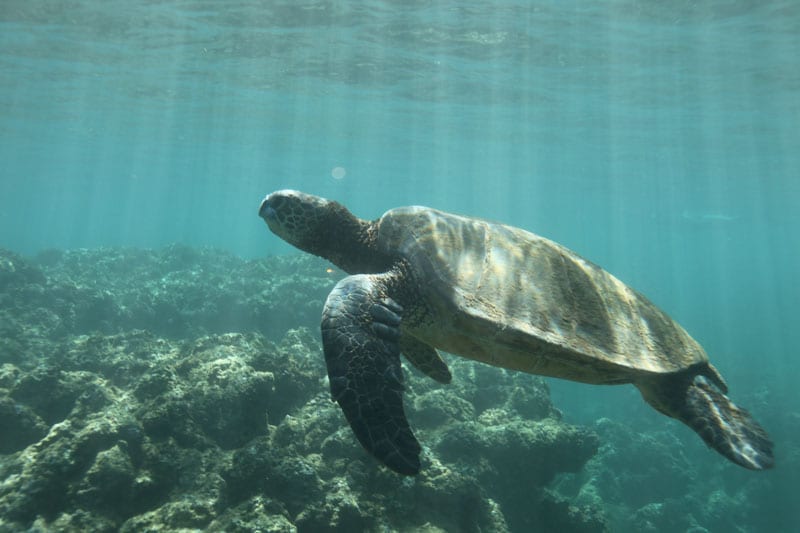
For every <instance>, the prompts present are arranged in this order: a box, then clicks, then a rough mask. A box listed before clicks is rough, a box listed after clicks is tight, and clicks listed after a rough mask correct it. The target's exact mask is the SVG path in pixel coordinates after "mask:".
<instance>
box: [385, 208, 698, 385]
mask: <svg viewBox="0 0 800 533" xmlns="http://www.w3.org/2000/svg"><path fill="white" fill-rule="evenodd" d="M378 245H379V247H380V248H381V249H382V251H383V252H385V253H389V254H393V255H395V257H399V258H401V259H404V260H405V262H406V263H407V264H408V266H409V270H410V274H409V276H410V277H412V278H413V279H412V280H406V281H407V282H408V283H406V284H404V286H405V287H406V289H405V292H406V293H407V296H408V297H407V298H405V300H406V302H405V305H406V306H407V307H410V309H409V313H408V316H407V317H406V318H404V325H403V327H404V329H405V330H406V331H407V332H408V333H410V334H411V335H413V336H415V337H417V338H418V339H420V340H423V341H424V342H427V343H428V344H431V345H433V346H435V347H437V348H440V349H443V350H445V351H448V352H451V353H454V354H458V355H462V356H465V357H469V358H472V359H477V360H480V361H484V362H487V363H490V364H494V365H497V366H501V367H505V368H512V369H515V370H521V371H525V372H531V373H535V374H542V375H549V376H554V377H561V378H567V379H572V380H577V381H583V382H587V383H624V382H629V381H632V380H633V379H635V377H636V375H637V374H640V373H648V374H653V373H655V374H661V373H669V372H676V371H679V370H682V369H684V368H687V367H690V366H692V365H695V364H699V363H706V362H707V361H708V357H707V356H706V353H705V351H704V350H703V348H702V347H701V346H700V345H699V344H698V343H697V342H696V341H695V340H694V339H692V338H691V336H689V334H688V333H687V332H686V331H685V330H684V329H683V328H682V327H681V326H680V325H678V324H677V323H676V322H675V321H673V320H672V319H671V318H670V317H669V316H667V314H666V313H664V312H663V311H661V310H660V309H658V308H657V307H656V306H655V305H654V304H653V303H651V302H650V301H649V300H648V299H647V298H645V297H644V296H642V295H641V294H639V293H638V292H636V291H635V290H633V289H631V288H630V287H628V286H627V285H625V284H624V283H622V282H621V281H620V280H618V279H617V278H615V277H614V276H612V275H611V274H609V273H608V272H606V271H605V270H603V269H601V268H600V267H598V266H597V265H595V264H593V263H591V262H589V261H587V260H585V259H583V258H582V257H580V256H579V255H577V254H576V253H574V252H572V251H571V250H569V249H567V248H565V247H563V246H561V245H559V244H557V243H555V242H553V241H551V240H548V239H545V238H543V237H540V236H538V235H535V234H533V233H530V232H528V231H525V230H522V229H519V228H515V227H511V226H506V225H503V224H496V223H491V222H488V221H485V220H481V219H476V218H469V217H462V216H458V215H453V214H450V213H445V212H442V211H437V210H435V209H430V208H426V207H404V208H398V209H392V210H390V211H388V212H386V213H385V214H384V215H383V216H382V217H381V219H380V220H379V221H378ZM401 300H402V298H401Z"/></svg>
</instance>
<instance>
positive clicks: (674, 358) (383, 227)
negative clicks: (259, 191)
mask: <svg viewBox="0 0 800 533" xmlns="http://www.w3.org/2000/svg"><path fill="white" fill-rule="evenodd" d="M258 212H259V215H260V216H261V217H262V218H263V219H264V221H265V222H266V223H267V225H268V226H269V228H270V230H272V232H273V233H275V234H277V235H278V236H279V237H281V238H283V239H284V240H286V241H287V242H289V243H290V244H292V245H294V246H296V247H297V248H299V249H301V250H304V251H306V252H309V253H311V254H314V255H318V256H321V257H324V258H326V259H328V260H330V261H331V262H333V263H334V264H335V265H337V266H338V267H339V268H341V269H342V270H344V271H345V272H347V273H348V274H350V275H349V276H347V277H345V278H344V279H342V280H341V281H339V282H338V283H337V284H336V286H335V287H334V289H333V290H332V291H331V293H330V295H329V296H328V298H327V301H326V302H325V306H324V309H323V311H322V324H321V327H322V344H323V349H324V352H325V361H326V364H327V369H328V377H329V380H330V390H331V394H332V397H333V399H334V400H335V401H336V402H338V404H339V406H340V407H341V409H342V411H343V412H344V415H345V417H346V418H347V421H348V422H349V423H350V427H351V428H352V429H353V432H354V433H355V435H356V437H357V438H358V440H359V441H360V442H361V444H362V445H363V446H364V448H366V449H367V451H368V452H369V453H371V454H372V455H373V456H375V457H376V458H377V459H378V460H380V461H382V462H383V463H384V464H385V465H386V466H388V467H389V468H391V469H392V470H394V471H396V472H398V473H400V474H405V475H413V474H416V473H418V472H419V469H420V459H419V455H420V445H419V443H418V442H417V440H416V438H415V437H414V434H413V433H412V432H411V429H410V428H409V425H408V421H407V420H406V416H405V413H404V411H403V390H404V388H403V374H402V370H401V367H400V357H399V356H400V354H401V353H402V354H403V355H405V357H406V359H408V361H410V362H411V364H413V365H414V366H415V367H417V368H418V369H419V370H420V371H422V372H424V373H425V374H427V375H428V376H430V377H432V378H433V379H435V380H437V381H439V382H442V383H448V382H449V381H450V379H451V376H450V371H449V370H448V368H447V365H446V363H445V362H444V360H443V359H442V358H441V357H440V355H439V353H438V351H437V349H440V350H443V351H446V352H450V353H452V354H456V355H461V356H463V357H468V358H470V359H475V360H478V361H482V362H484V363H489V364H491V365H496V366H500V367H504V368H509V369H514V370H520V371H523V372H529V373H532V374H540V375H544V376H552V377H557V378H564V379H570V380H574V381H580V382H583V383H592V384H621V383H632V384H633V385H635V386H636V387H638V388H639V391H640V392H641V394H642V396H643V398H644V399H645V401H647V403H649V404H650V405H651V406H652V407H654V408H655V409H656V410H658V411H659V412H661V413H663V414H665V415H667V416H671V417H673V418H676V419H678V420H680V421H681V422H683V423H684V424H686V425H688V426H689V427H690V428H692V429H693V430H695V431H696V432H697V433H698V434H699V435H700V437H702V438H703V440H704V441H705V442H706V443H707V444H708V445H709V446H710V447H712V448H714V449H715V450H717V451H718V452H719V453H721V454H722V455H724V456H725V457H727V458H728V459H730V460H731V461H733V462H735V463H737V464H739V465H741V466H744V467H746V468H750V469H754V470H761V469H765V468H769V467H771V466H772V464H773V456H772V442H771V441H770V439H769V437H768V436H767V434H766V432H765V431H764V430H763V429H762V428H761V426H759V425H758V423H757V422H756V421H755V420H753V418H752V417H751V416H750V414H749V413H748V412H747V411H745V410H743V409H741V408H739V407H737V406H736V405H734V404H733V403H732V402H731V401H730V400H729V399H728V397H727V396H725V393H726V392H727V385H726V384H725V381H724V380H723V379H722V377H721V376H720V374H719V373H718V372H717V370H716V369H715V368H714V367H713V366H712V365H711V363H709V361H708V357H707V355H706V353H705V351H704V350H703V348H702V347H701V346H700V345H699V344H698V343H697V342H696V341H695V340H694V339H692V338H691V337H690V336H689V334H688V333H686V331H685V330H684V329H683V328H682V327H681V326H679V325H678V324H677V323H675V322H674V321H673V320H672V319H671V318H669V317H668V316H667V315H666V314H665V313H664V312H663V311H661V310H659V309H658V308H657V307H656V306H655V305H653V304H652V303H651V302H650V301H649V300H648V299H647V298H645V297H644V296H642V295H641V294H639V293H638V292H636V291H634V290H633V289H631V288H629V287H628V286H626V285H625V284H623V283H622V282H621V281H619V280H618V279H617V278H615V277H614V276H612V275H611V274H609V273H608V272H606V271H604V270H602V269H601V268H600V267H598V266H596V265H594V264H592V263H591V262H589V261H587V260H585V259H583V258H582V257H580V256H578V255H577V254H575V253H574V252H572V251H570V250H568V249H567V248H565V247H563V246H561V245H559V244H557V243H555V242H553V241H550V240H548V239H545V238H543V237H540V236H538V235H535V234H533V233H530V232H528V231H525V230H522V229H518V228H515V227H511V226H506V225H503V224H497V223H492V222H488V221H485V220H481V219H478V218H469V217H464V216H459V215H454V214H450V213H445V212H442V211H438V210H435V209H431V208H427V207H416V206H415V207H401V208H397V209H392V210H390V211H387V212H386V213H385V214H384V215H383V216H382V217H380V218H379V219H377V220H374V221H366V220H361V219H359V218H357V217H355V216H354V215H353V214H352V213H350V211H348V210H347V209H346V208H345V207H344V206H343V205H341V204H339V203H337V202H334V201H330V200H326V199H324V198H320V197H318V196H313V195H310V194H306V193H302V192H299V191H293V190H281V191H277V192H273V193H272V194H269V195H267V197H266V198H265V199H264V200H263V201H262V203H261V206H260V207H259V211H258Z"/></svg>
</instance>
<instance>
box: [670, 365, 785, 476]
mask: <svg viewBox="0 0 800 533" xmlns="http://www.w3.org/2000/svg"><path fill="white" fill-rule="evenodd" d="M681 414H682V416H681V417H680V420H681V421H682V422H684V423H685V424H686V425H688V426H689V427H690V428H692V429H693V430H695V431H696V432H697V434H698V435H700V437H702V438H703V440H704V441H705V442H706V444H708V445H709V446H711V447H712V448H714V449H715V450H717V451H718V452H719V453H721V454H722V455H724V456H725V457H727V458H728V459H730V460H731V461H733V462H734V463H737V464H739V465H741V466H743V467H745V468H749V469H751V470H764V469H767V468H771V467H772V466H773V464H774V458H773V455H772V441H771V440H770V439H769V437H768V436H767V432H766V431H764V428H762V427H761V426H760V425H759V424H758V422H756V421H755V420H754V419H753V417H752V416H750V413H748V412H747V411H746V410H744V409H742V408H740V407H737V406H736V405H735V404H734V403H733V402H732V401H730V399H729V398H728V397H727V396H725V395H724V394H723V393H722V392H720V391H719V390H718V389H717V388H716V387H715V386H714V385H712V384H711V383H710V382H709V380H708V379H706V378H705V377H704V376H695V378H694V379H693V380H692V382H691V384H690V385H689V387H688V388H687V389H686V410H685V411H684V412H683V413H681Z"/></svg>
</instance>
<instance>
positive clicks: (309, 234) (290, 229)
mask: <svg viewBox="0 0 800 533" xmlns="http://www.w3.org/2000/svg"><path fill="white" fill-rule="evenodd" d="M333 204H335V202H331V201H330V200H326V199H325V198H320V197H319V196H314V195H311V194H306V193H303V192H300V191H292V190H289V189H284V190H282V191H275V192H273V193H271V194H268V195H267V196H266V198H264V200H263V201H262V202H261V207H259V208H258V216H260V217H261V218H263V219H264V222H266V223H267V226H269V229H270V230H271V231H272V233H274V234H275V235H277V236H278V237H280V238H281V239H283V240H285V241H286V242H288V243H289V244H291V245H292V246H296V247H298V248H300V249H301V250H304V251H307V252H311V253H314V250H313V248H314V244H315V243H316V242H317V241H318V240H319V239H320V236H321V233H322V230H323V229H324V227H325V226H324V225H325V223H326V222H327V221H329V220H330V211H331V207H332V205H333Z"/></svg>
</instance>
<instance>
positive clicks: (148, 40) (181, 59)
mask: <svg viewBox="0 0 800 533" xmlns="http://www.w3.org/2000/svg"><path fill="white" fill-rule="evenodd" d="M0 162H1V163H0V246H2V247H6V248H9V249H11V250H14V251H17V252H20V253H24V254H34V253H36V252H37V251H39V250H42V249H46V248H75V247H96V246H118V245H122V246H139V247H159V246H162V245H165V244H168V243H172V242H181V243H186V244H190V245H211V246H215V247H220V248H224V249H227V250H231V251H233V252H234V253H237V254H239V255H242V256H245V257H258V256H262V255H264V254H278V253H280V254H283V253H290V252H291V251H292V250H291V249H290V248H289V247H288V246H286V245H284V244H283V243H281V242H279V240H278V239H277V238H276V237H274V236H273V235H271V234H270V233H269V232H268V231H267V230H266V228H265V227H264V224H263V222H262V221H261V220H260V219H258V217H257V214H256V211H257V208H258V204H259V201H260V200H261V198H262V197H263V195H264V194H266V193H267V192H270V191H272V190H275V189H280V188H286V187H291V188H297V189H302V190H304V191H307V192H311V193H315V194H319V195H322V196H326V197H330V198H334V199H336V200H339V201H341V202H343V203H345V204H346V205H347V206H348V207H349V208H350V209H351V210H352V211H353V212H354V213H356V214H357V215H359V216H362V217H364V218H374V217H377V216H379V215H380V214H381V213H382V212H384V211H385V210H387V209H390V208H392V207H395V206H399V205H407V204H422V205H429V206H433V207H437V208H441V209H446V210H451V211H455V212H459V213H464V214H470V215H475V216H481V217H486V218H489V219H493V220H497V221H501V222H506V223H510V224H513V225H517V226H520V227H524V228H526V229H528V230H531V231H534V232H536V233H539V234H542V235H544V236H547V237H549V238H552V239H554V240H556V241H559V242H561V243H563V244H565V245H566V246H568V247H570V248H572V249H574V250H576V251H577V252H579V253H580V254H582V255H583V256H585V257H587V258H588V259H590V260H592V261H594V262H595V263H598V264H599V265H601V266H603V267H604V268H606V269H607V270H609V271H611V272H612V273H614V274H615V275H617V276H618V277H619V278H621V279H622V280H623V281H625V282H627V283H628V284H630V285H632V286H634V287H636V288H637V289H639V290H640V291H642V292H644V293H645V294H647V295H648V296H649V297H650V298H651V299H652V300H653V301H655V302H656V303H657V304H658V305H659V306H661V307H662V308H664V309H665V310H667V311H668V312H669V313H670V314H671V315H672V316H674V317H675V318H676V319H677V320H678V321H679V322H680V323H681V324H683V325H684V326H685V327H686V328H687V329H688V330H689V332H690V333H691V334H692V335H693V336H694V337H695V338H697V339H698V340H699V341H700V342H701V343H702V344H703V345H704V346H705V347H706V349H707V350H708V352H709V354H710V355H711V358H712V360H713V361H714V363H715V364H716V365H717V367H719V368H720V370H721V371H722V372H723V374H724V375H725V376H726V378H727V379H728V381H729V384H730V385H731V390H732V395H733V397H734V398H735V399H739V400H740V402H741V403H743V404H745V405H747V406H748V407H750V408H751V409H752V410H753V412H754V413H755V414H756V415H757V416H758V417H759V418H760V419H763V421H764V424H765V426H766V427H767V429H768V430H770V432H771V433H772V434H773V436H774V438H775V440H776V450H777V462H778V469H780V464H781V453H782V452H783V451H785V450H786V449H787V447H786V444H784V443H785V442H789V441H791V440H792V439H794V440H796V439H797V437H798V435H793V434H791V432H788V431H787V430H786V429H785V428H786V427H787V426H786V424H785V420H786V418H785V417H787V416H789V415H793V416H795V417H796V416H797V413H798V412H800V395H799V394H798V393H797V388H798V385H797V378H798V375H800V364H798V363H797V346H798V345H800V323H799V321H798V302H800V284H798V281H797V275H798V272H799V271H800V246H799V244H800V243H799V242H798V237H797V235H798V230H800V209H798V207H800V3H798V2H796V1H794V0H787V1H767V2H751V1H724V0H715V1H710V2H691V1H680V2H678V1H666V2H654V1H653V2H651V1H641V2H640V1H632V0H630V1H609V2H580V1H550V2H524V1H519V2H511V1H504V2H463V1H462V2H432V1H412V2H391V1H367V2H324V1H308V2H305V1H301V2H294V1H291V2H263V3H262V2H255V1H250V2H244V1H233V2H194V1H164V2H156V3H144V2H142V3H139V2H127V1H117V0H114V1H102V2H101V1H74V2H45V1H41V2H37V1H16V0H3V2H2V3H1V4H0ZM342 174H344V175H343V176H342ZM551 383H552V388H553V397H554V402H555V403H556V405H557V406H559V407H560V408H562V409H563V410H564V411H565V416H566V417H567V418H568V419H571V420H578V421H591V420H595V419H597V418H598V417H601V416H608V417H612V418H617V419H624V420H630V419H632V418H635V417H641V419H642V422H641V423H642V424H649V425H650V426H649V427H660V428H662V429H663V428H673V429H674V430H675V431H679V432H686V434H687V435H689V430H687V429H685V428H682V427H680V428H678V426H677V424H675V425H673V426H668V425H667V424H671V422H669V421H667V420H666V419H663V417H657V416H655V415H653V413H652V412H650V410H649V408H648V407H647V406H645V405H644V403H643V402H641V401H640V400H639V399H638V394H637V393H636V391H635V390H633V389H632V388H630V387H627V388H624V389H622V388H615V389H611V388H593V387H587V386H583V385H580V386H579V385H572V384H567V383H561V382H557V381H552V382H551ZM795 427H796V426H795ZM689 437H690V438H687V439H686V442H687V446H688V447H690V451H689V452H687V453H692V454H694V455H696V456H697V457H698V460H700V461H715V460H717V458H716V457H715V456H712V454H710V453H709V452H707V451H706V450H705V449H704V447H703V445H702V443H701V442H700V441H699V439H695V438H694V437H693V436H691V435H689ZM775 472H778V470H776V471H775ZM747 475H752V474H747ZM767 475H779V474H773V473H771V474H767ZM784 482H786V483H787V489H788V487H789V485H788V483H790V482H794V483H796V482H797V480H796V479H785V480H784ZM783 511H785V512H795V513H796V512H797V511H796V510H795V511H793V510H783Z"/></svg>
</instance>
